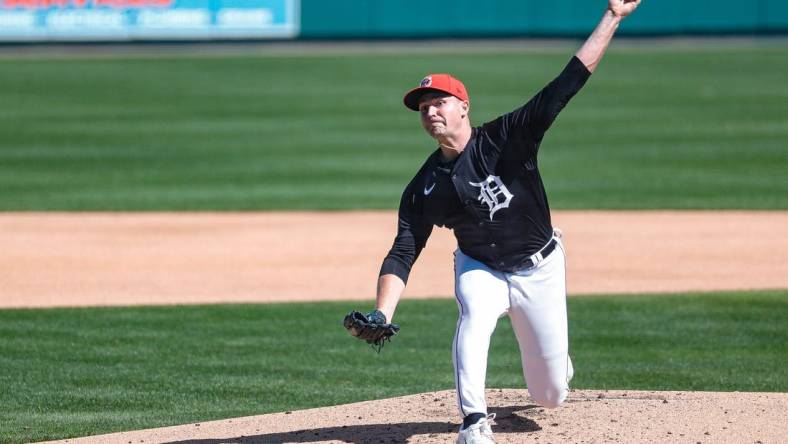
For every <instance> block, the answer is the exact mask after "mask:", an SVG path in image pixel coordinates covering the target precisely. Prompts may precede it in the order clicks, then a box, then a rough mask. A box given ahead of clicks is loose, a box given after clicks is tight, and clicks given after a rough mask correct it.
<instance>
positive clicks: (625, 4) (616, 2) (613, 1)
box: [607, 0, 641, 18]
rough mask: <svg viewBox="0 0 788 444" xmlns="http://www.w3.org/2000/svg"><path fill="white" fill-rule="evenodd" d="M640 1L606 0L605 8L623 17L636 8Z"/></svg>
mask: <svg viewBox="0 0 788 444" xmlns="http://www.w3.org/2000/svg"><path fill="white" fill-rule="evenodd" d="M640 1H641V0H608V2H607V9H609V10H610V12H612V13H613V15H615V16H617V17H620V18H624V17H626V16H628V15H629V14H632V11H634V10H635V9H637V7H638V5H640Z"/></svg>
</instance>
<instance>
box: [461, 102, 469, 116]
mask: <svg viewBox="0 0 788 444" xmlns="http://www.w3.org/2000/svg"><path fill="white" fill-rule="evenodd" d="M460 106H461V107H462V116H463V117H465V116H467V115H468V111H470V110H471V104H470V103H468V101H467V100H463V101H462V102H460Z"/></svg>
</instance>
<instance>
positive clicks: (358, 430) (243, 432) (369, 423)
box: [53, 389, 788, 444]
mask: <svg viewBox="0 0 788 444" xmlns="http://www.w3.org/2000/svg"><path fill="white" fill-rule="evenodd" d="M487 397H488V399H489V400H490V412H493V413H495V414H496V415H497V418H496V421H495V423H494V424H493V432H494V433H495V438H496V440H497V441H498V442H499V443H501V444H515V443H517V444H520V443H523V442H531V443H603V442H604V443H704V444H705V443H737V444H741V443H764V444H765V443H784V442H786V441H785V437H786V436H788V435H786V432H788V428H786V426H785V417H786V415H787V414H788V394H785V393H710V392H636V391H593V390H588V391H573V392H572V394H571V395H570V398H569V402H568V403H567V404H565V405H564V406H562V407H561V408H558V409H554V410H546V409H543V408H541V407H539V406H537V405H534V404H533V403H532V402H531V400H530V399H529V398H528V396H527V393H526V392H525V391H524V390H510V389H505V390H498V389H496V390H489V391H488V394H487ZM392 413H395V414H392ZM458 427H459V421H458V419H457V416H456V412H455V401H454V392H453V391H442V392H437V393H422V394H418V395H411V396H406V397H402V398H393V399H385V400H381V401H367V402H361V403H357V404H348V405H345V406H338V407H324V408H319V409H310V410H301V411H294V412H282V413H275V414H270V415H262V416H250V417H245V418H235V419H227V420H222V421H212V422H205V423H198V424H188V425H185V426H179V427H165V428H160V429H150V430H140V431H135V432H126V433H116V434H111V435H101V436H94V437H89V438H80V439H70V440H65V441H53V442H61V443H70V444H127V443H168V444H222V443H228V444H229V443H232V444H241V443H243V444H284V443H322V444H329V443H330V444H336V443H357V444H369V443H398V444H401V443H453V442H454V439H456V435H457V429H458Z"/></svg>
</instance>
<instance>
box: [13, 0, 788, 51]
mask: <svg viewBox="0 0 788 444" xmlns="http://www.w3.org/2000/svg"><path fill="white" fill-rule="evenodd" d="M648 3H653V4H650V5H649V4H648ZM602 4H603V2H599V1H587V0H576V1H563V2H544V1H537V0H500V1H495V2H480V1H476V0H456V1H433V2H422V1H417V0H398V1H391V0H389V1H381V0H377V1H375V0H373V1H369V0H335V1H323V0H3V1H2V12H0V24H1V25H2V26H0V38H2V40H3V41H70V40H93V41H96V40H102V41H103V40H160V39H178V40H183V39H214V38H245V39H248V38H288V39H323V38H329V39H337V38H340V39H347V38H354V39H370V38H372V39H387V38H436V37H523V36H546V37H555V36H564V37H566V36H581V35H585V34H586V33H587V32H588V30H589V27H590V26H593V25H594V23H595V21H596V19H597V16H598V15H599V10H600V6H601V5H602ZM786 31H788V5H787V4H786V3H785V2H784V1H781V0H754V1H750V2H738V1H734V0H716V1H715V0H698V1H692V2H687V1H681V0H660V1H655V2H646V5H645V6H644V7H643V8H642V10H641V11H639V12H638V14H636V15H635V16H633V17H632V18H631V19H630V20H628V21H627V24H626V26H625V27H624V28H623V29H622V30H621V33H622V34H629V35H670V34H717V35H719V34H729V33H735V34H775V33H784V32H786Z"/></svg>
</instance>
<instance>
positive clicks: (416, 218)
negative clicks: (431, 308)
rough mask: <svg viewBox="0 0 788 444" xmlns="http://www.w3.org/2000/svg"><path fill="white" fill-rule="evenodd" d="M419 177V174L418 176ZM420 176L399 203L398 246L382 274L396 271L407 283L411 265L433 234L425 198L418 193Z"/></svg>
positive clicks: (396, 241) (390, 254)
mask: <svg viewBox="0 0 788 444" xmlns="http://www.w3.org/2000/svg"><path fill="white" fill-rule="evenodd" d="M416 177H417V178H418V177H419V175H416ZM415 182H416V178H414V180H413V181H411V183H410V184H409V185H408V187H407V188H405V192H404V193H402V199H401V200H400V204H399V222H398V227H397V237H395V238H394V245H392V247H391V250H389V253H388V255H386V258H385V259H384V260H383V265H382V266H381V267H380V275H379V276H383V275H384V274H394V275H397V276H399V278H400V279H402V281H403V282H405V283H406V284H407V283H408V276H409V275H410V270H411V267H413V264H414V263H415V262H416V259H417V258H418V257H419V254H420V253H421V250H422V249H424V246H425V245H427V239H428V238H429V237H430V234H431V233H432V224H431V223H428V222H426V221H425V220H424V218H423V217H422V213H423V211H422V204H423V197H422V196H421V194H420V193H416V192H414V190H416V188H415V187H414V183H415Z"/></svg>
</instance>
